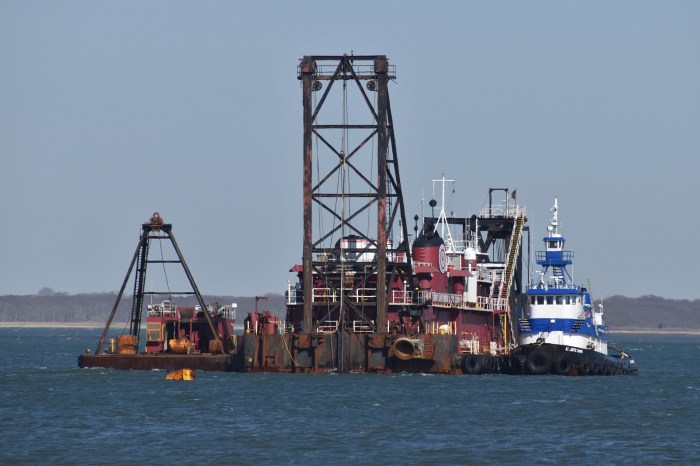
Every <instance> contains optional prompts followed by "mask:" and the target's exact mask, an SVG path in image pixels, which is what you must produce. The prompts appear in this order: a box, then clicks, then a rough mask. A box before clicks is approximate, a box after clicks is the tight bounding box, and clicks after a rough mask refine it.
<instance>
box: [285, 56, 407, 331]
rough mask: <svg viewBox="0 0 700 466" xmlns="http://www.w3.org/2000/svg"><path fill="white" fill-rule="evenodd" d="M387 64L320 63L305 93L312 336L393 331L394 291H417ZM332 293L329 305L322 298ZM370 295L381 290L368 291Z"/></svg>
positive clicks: (306, 71) (303, 73) (303, 74)
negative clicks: (333, 326) (355, 328)
mask: <svg viewBox="0 0 700 466" xmlns="http://www.w3.org/2000/svg"><path fill="white" fill-rule="evenodd" d="M395 78H396V71H395V66H394V65H390V64H389V62H388V60H387V58H386V56H385V55H354V56H353V55H337V56H328V55H310V56H304V57H303V58H302V59H301V62H300V64H299V68H298V79H299V80H300V81H301V83H302V87H303V111H304V113H303V115H304V116H303V118H304V152H303V153H304V159H303V160H304V163H303V212H304V213H303V215H304V236H303V264H302V266H303V273H302V283H303V284H304V285H303V302H304V320H303V332H304V333H310V332H312V331H313V328H314V325H317V323H318V322H320V321H323V320H324V319H327V318H328V317H329V316H332V317H333V318H336V319H337V321H338V322H339V327H338V329H339V330H344V329H345V328H347V327H346V326H347V325H349V322H350V321H351V320H352V321H353V322H358V319H359V320H361V321H364V322H365V323H366V324H367V326H368V327H371V331H373V332H378V333H384V332H386V331H387V330H386V326H387V306H388V302H387V284H389V283H393V282H394V281H395V280H401V282H402V283H405V284H406V286H407V287H408V286H411V287H412V286H413V277H412V271H411V256H410V254H411V251H410V246H409V244H408V233H407V229H406V214H405V210H404V205H403V198H402V194H401V179H400V176H399V165H398V157H397V151H396V141H395V138H394V125H393V120H392V115H391V105H390V101H389V91H388V83H389V81H390V80H392V79H395ZM318 283H322V284H323V286H324V287H325V289H326V290H327V293H328V296H332V298H328V299H325V302H326V303H327V304H326V305H324V306H319V305H318V300H319V299H318V298H319V297H318V296H315V295H314V294H313V293H315V292H316V291H314V290H318V287H317V286H318V285H317V284H318ZM368 290H376V293H375V292H374V291H368Z"/></svg>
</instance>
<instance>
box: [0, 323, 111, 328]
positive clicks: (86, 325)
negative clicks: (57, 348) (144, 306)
mask: <svg viewBox="0 0 700 466" xmlns="http://www.w3.org/2000/svg"><path fill="white" fill-rule="evenodd" d="M123 325H124V323H118V322H115V323H113V324H112V327H115V328H116V327H118V326H123ZM104 326H105V324H103V323H102V324H100V323H98V322H0V328H103V327H104Z"/></svg>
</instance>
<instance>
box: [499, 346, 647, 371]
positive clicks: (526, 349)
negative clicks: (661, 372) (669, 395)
mask: <svg viewBox="0 0 700 466" xmlns="http://www.w3.org/2000/svg"><path fill="white" fill-rule="evenodd" d="M509 366H510V367H509V373H511V374H528V375H546V374H555V375H572V376H576V375H637V374H638V373H639V369H638V368H637V365H636V364H635V362H634V360H633V359H631V358H630V357H628V356H624V357H621V356H611V355H605V354H602V353H598V352H596V351H593V350H581V349H578V348H571V347H568V346H563V345H550V344H542V345H523V346H519V347H518V348H516V349H515V350H513V353H512V354H511V357H510V365H509Z"/></svg>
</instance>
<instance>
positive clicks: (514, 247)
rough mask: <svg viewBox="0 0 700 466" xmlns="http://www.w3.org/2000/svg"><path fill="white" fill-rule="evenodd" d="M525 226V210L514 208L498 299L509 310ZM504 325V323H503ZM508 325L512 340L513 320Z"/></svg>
mask: <svg viewBox="0 0 700 466" xmlns="http://www.w3.org/2000/svg"><path fill="white" fill-rule="evenodd" d="M524 226H525V209H520V208H518V206H515V225H514V226H513V234H512V235H511V237H510V246H509V248H508V259H507V262H506V268H505V270H504V271H503V280H502V283H501V285H500V297H501V298H503V301H504V302H505V305H506V306H507V308H510V288H511V283H512V282H513V274H514V272H515V267H516V264H517V259H518V254H519V253H520V241H521V239H522V236H523V227H524ZM505 316H508V317H510V314H509V313H506V314H504V317H503V318H504V319H506V318H508V317H505ZM503 323H504V324H505V322H503ZM508 324H510V338H512V339H514V338H515V334H514V333H513V319H512V318H511V319H508ZM506 328H507V327H506V326H505V325H504V326H503V333H504V335H503V336H504V342H505V344H506V345H507V344H508V341H507V340H508V339H507V336H506V335H505V333H506Z"/></svg>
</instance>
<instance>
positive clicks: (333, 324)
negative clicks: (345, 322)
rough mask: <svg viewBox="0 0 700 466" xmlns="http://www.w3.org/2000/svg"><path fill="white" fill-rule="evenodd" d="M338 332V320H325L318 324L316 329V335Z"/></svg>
mask: <svg viewBox="0 0 700 466" xmlns="http://www.w3.org/2000/svg"><path fill="white" fill-rule="evenodd" d="M337 331H338V321H337V320H325V321H323V322H321V323H320V324H318V327H316V333H335V332H337Z"/></svg>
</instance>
